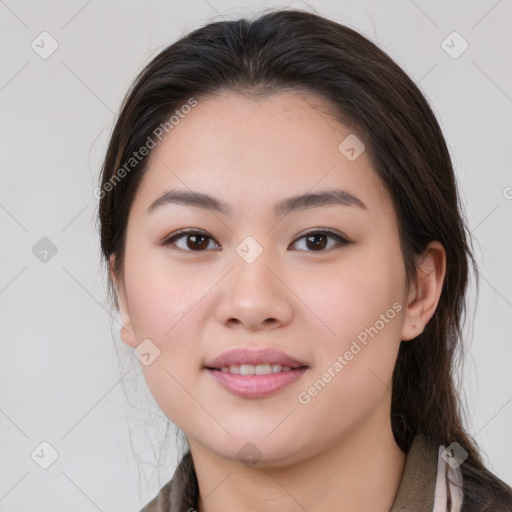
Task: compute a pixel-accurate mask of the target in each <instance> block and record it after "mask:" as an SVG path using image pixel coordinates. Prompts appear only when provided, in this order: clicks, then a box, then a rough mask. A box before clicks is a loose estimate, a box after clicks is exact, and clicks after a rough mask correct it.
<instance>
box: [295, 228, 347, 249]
mask: <svg viewBox="0 0 512 512" xmlns="http://www.w3.org/2000/svg"><path fill="white" fill-rule="evenodd" d="M329 239H331V240H334V241H335V242H336V243H335V244H333V245H331V246H330V247H328V249H327V250H329V249H332V248H334V247H337V246H342V245H346V244H348V243H349V242H348V240H347V239H346V238H344V237H342V236H341V235H339V234H338V233H334V232H332V231H312V232H310V233H307V234H306V235H303V236H302V237H300V238H298V239H297V241H296V242H295V244H296V243H297V242H298V241H300V240H305V241H306V243H305V246H306V248H307V250H306V252H325V251H324V249H325V248H326V247H327V246H328V245H329V242H328V241H329Z"/></svg>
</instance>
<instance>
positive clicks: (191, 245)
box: [162, 229, 350, 252]
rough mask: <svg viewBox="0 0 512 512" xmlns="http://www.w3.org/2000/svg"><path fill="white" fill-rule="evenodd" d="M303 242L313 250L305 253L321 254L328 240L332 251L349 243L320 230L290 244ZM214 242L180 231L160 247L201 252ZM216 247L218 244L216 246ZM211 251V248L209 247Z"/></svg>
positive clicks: (193, 232) (200, 234) (195, 232)
mask: <svg viewBox="0 0 512 512" xmlns="http://www.w3.org/2000/svg"><path fill="white" fill-rule="evenodd" d="M182 239H185V242H184V244H183V245H182V246H181V247H180V245H179V244H178V243H177V242H178V241H181V240H182ZM303 239H304V240H305V242H306V247H307V248H309V249H311V248H313V250H309V251H306V252H322V251H323V250H324V249H325V248H326V246H327V245H328V240H329V239H331V240H334V241H335V243H334V244H332V245H331V246H330V247H328V249H332V248H333V246H334V247H336V246H342V245H346V244H348V243H350V242H349V241H348V240H347V239H346V238H345V237H343V236H341V235H340V234H338V233H336V232H334V231H330V230H321V231H311V232H309V233H307V234H305V235H303V236H301V237H300V238H297V239H296V241H295V242H294V243H293V244H292V245H295V244H297V243H298V242H299V241H300V240H303ZM208 240H210V241H212V242H213V241H214V240H213V238H211V237H210V236H209V235H208V234H206V233H205V232H204V231H198V230H194V229H184V230H182V231H179V232H178V233H175V234H173V235H171V236H169V237H168V238H166V239H165V240H164V241H163V242H162V245H176V246H177V247H178V248H179V249H181V250H182V251H188V252H203V251H204V250H206V249H208V248H209V245H210V244H209V242H208ZM217 245H218V244H217ZM210 249H211V247H210Z"/></svg>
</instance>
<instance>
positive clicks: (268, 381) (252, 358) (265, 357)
mask: <svg viewBox="0 0 512 512" xmlns="http://www.w3.org/2000/svg"><path fill="white" fill-rule="evenodd" d="M204 369H205V370H206V371H207V372H208V373H209V374H210V375H211V376H212V377H213V379H214V381H215V382H216V383H217V384H220V386H221V387H222V388H223V389H224V390H226V391H229V392H230V393H231V394H234V395H237V396H239V397H242V398H264V397H267V396H270V395H273V394H275V393H277V392H278V391H280V390H281V389H283V388H284V387H286V386H288V385H290V384H292V383H293V382H296V381H297V380H298V379H300V378H301V377H302V376H303V375H304V373H305V372H306V371H307V370H308V369H309V366H308V365H307V364H305V363H303V362H302V361H299V360H298V359H295V358H293V357H291V356H289V355H287V354H285V353H283V352H281V351H278V350H275V349H264V350H259V351H254V350H251V349H245V348H235V349H231V350H229V351H227V352H224V353H222V354H221V355H220V356H218V357H217V358H215V359H214V360H212V361H209V362H207V363H206V364H205V366H204Z"/></svg>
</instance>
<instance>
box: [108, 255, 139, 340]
mask: <svg viewBox="0 0 512 512" xmlns="http://www.w3.org/2000/svg"><path fill="white" fill-rule="evenodd" d="M114 262H115V255H114V254H112V255H111V256H110V259H109V272H110V276H111V277H112V280H113V281H114V285H115V288H116V294H117V303H118V305H119V314H120V317H121V323H122V326H121V329H120V330H119V333H120V335H121V340H123V343H125V344H126V345H128V346H129V347H132V348H135V347H136V346H137V343H136V340H135V335H134V332H133V328H132V322H131V319H130V314H129V312H128V300H127V297H126V289H125V286H124V280H123V279H120V278H119V276H118V275H117V274H116V271H115V268H114Z"/></svg>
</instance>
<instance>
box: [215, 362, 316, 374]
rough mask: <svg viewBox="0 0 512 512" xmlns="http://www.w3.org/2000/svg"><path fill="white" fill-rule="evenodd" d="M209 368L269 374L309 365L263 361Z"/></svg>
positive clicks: (220, 370) (231, 371) (242, 372)
mask: <svg viewBox="0 0 512 512" xmlns="http://www.w3.org/2000/svg"><path fill="white" fill-rule="evenodd" d="M205 368H206V369H207V370H212V371H218V372H223V373H230V374H231V375H269V374H273V373H281V372H290V371H293V370H299V369H301V368H304V369H306V368H308V366H305V365H304V366H297V367H291V366H284V365H281V364H278V363H263V364H257V365H254V364H232V365H230V366H222V367H221V368H209V367H207V366H206V367H205Z"/></svg>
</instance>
